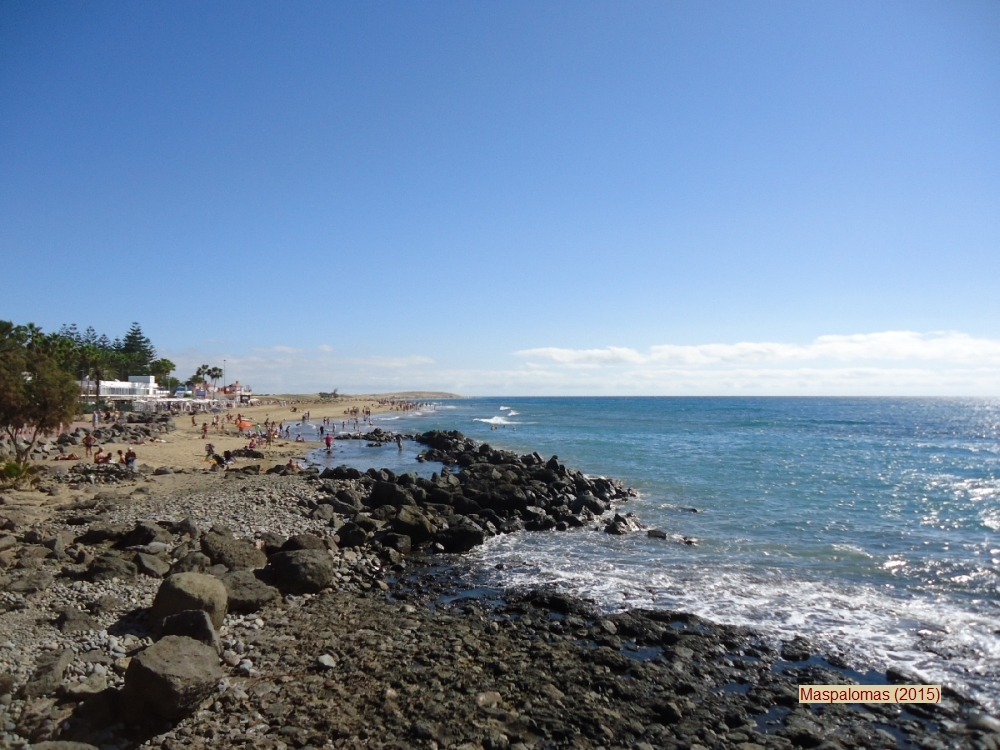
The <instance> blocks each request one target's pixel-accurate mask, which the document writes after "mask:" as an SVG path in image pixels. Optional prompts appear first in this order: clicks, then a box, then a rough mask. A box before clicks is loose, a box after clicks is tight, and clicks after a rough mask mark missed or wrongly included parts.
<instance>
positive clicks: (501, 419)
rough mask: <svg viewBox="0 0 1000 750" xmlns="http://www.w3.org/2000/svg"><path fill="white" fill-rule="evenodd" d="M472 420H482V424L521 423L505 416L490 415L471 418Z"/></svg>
mask: <svg viewBox="0 0 1000 750" xmlns="http://www.w3.org/2000/svg"><path fill="white" fill-rule="evenodd" d="M472 421H473V422H483V423H484V424H521V423H520V422H512V421H510V420H509V419H506V418H505V417H490V418H489V419H479V418H476V419H473V420H472Z"/></svg>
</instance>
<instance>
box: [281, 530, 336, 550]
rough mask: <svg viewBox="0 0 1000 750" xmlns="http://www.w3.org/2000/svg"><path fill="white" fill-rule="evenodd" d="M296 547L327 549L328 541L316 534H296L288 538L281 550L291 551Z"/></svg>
mask: <svg viewBox="0 0 1000 750" xmlns="http://www.w3.org/2000/svg"><path fill="white" fill-rule="evenodd" d="M296 549H318V550H324V551H325V550H326V543H325V542H324V541H323V540H322V539H320V538H319V537H318V536H316V535H315V534H295V535H294V536H291V537H289V538H288V541H286V542H285V543H284V544H283V545H281V550H280V551H281V552H290V551H292V550H296Z"/></svg>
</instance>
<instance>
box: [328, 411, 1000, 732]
mask: <svg viewBox="0 0 1000 750" xmlns="http://www.w3.org/2000/svg"><path fill="white" fill-rule="evenodd" d="M375 424H376V425H380V426H382V427H383V428H385V429H393V430H397V431H401V432H417V431H423V430H427V429H432V428H442V429H458V430H461V431H462V432H464V433H465V434H466V435H469V436H470V437H473V438H476V439H478V440H482V441H486V442H489V443H491V444H493V445H496V446H498V447H504V448H510V449H514V450H517V451H520V452H530V451H534V450H537V451H538V452H539V453H541V454H543V455H544V456H549V455H553V454H556V455H558V456H559V458H560V460H561V461H563V462H564V463H566V464H568V465H570V466H574V467H577V468H580V469H581V470H583V471H584V472H585V473H588V474H603V475H607V476H614V477H617V478H620V479H622V480H623V481H624V482H625V483H626V484H628V485H630V486H632V487H634V488H635V489H637V490H638V491H639V497H638V498H637V499H635V500H634V501H632V502H629V503H627V504H626V506H625V510H631V511H633V512H635V513H636V514H637V515H638V516H639V518H640V520H641V521H642V523H643V524H644V525H645V526H648V527H656V528H660V529H663V530H664V531H666V532H667V533H668V539H667V540H658V539H652V538H648V537H647V536H646V535H645V534H633V535H630V536H626V537H612V536H609V535H606V534H602V533H598V532H594V531H587V530H580V531H571V532H562V533H559V532H547V533H525V534H516V535H509V536H502V537H497V538H495V539H493V540H490V541H489V542H488V543H487V544H486V545H485V546H484V547H483V548H481V549H480V550H477V551H476V552H474V553H472V554H473V556H474V558H475V559H476V560H477V561H478V562H479V563H481V572H480V574H479V577H480V580H481V581H482V582H483V583H485V584H489V585H499V586H509V585H521V584H538V583H547V584H551V585H555V586H559V587H563V588H565V589H566V590H568V591H571V592H573V593H576V594H579V595H582V596H585V597H588V598H591V599H594V600H595V601H596V602H598V603H599V604H600V605H601V606H603V607H606V608H609V609H614V608H622V607H635V606H643V607H656V608H671V609H682V610H686V611H690V612H694V613H696V614H699V615H702V616H705V617H708V618H711V619H713V620H715V621H718V622H726V623H734V624H741V625H750V626H753V627H754V628H756V629H758V630H760V631H762V632H764V633H765V634H768V635H770V636H772V637H774V638H776V639H777V638H789V637H792V636H794V635H799V634H801V635H805V636H807V637H809V638H811V639H813V640H814V641H815V642H817V643H819V644H820V645H821V646H822V647H823V648H824V650H826V651H828V652H835V653H839V654H840V655H842V657H843V658H845V659H846V660H847V661H848V662H850V663H851V664H852V665H853V666H855V667H857V668H865V669H873V668H874V669H880V670H884V669H885V668H887V667H890V666H896V667H897V668H904V669H909V670H911V671H913V672H916V673H918V674H919V675H920V676H922V677H923V678H925V679H928V680H932V681H936V682H941V683H944V684H947V685H950V686H952V687H954V688H955V689H958V690H960V691H961V692H963V693H965V694H967V695H969V696H971V697H974V698H976V699H977V700H979V701H980V702H982V703H983V704H984V705H985V706H986V707H987V708H988V709H990V710H992V711H994V712H996V711H998V710H1000V600H998V597H997V591H998V582H1000V401H997V400H973V399H967V400H958V399H956V400H951V399H843V398H836V399H833V398H831V399H825V398H506V399H462V400H454V401H442V402H440V403H439V404H438V405H437V407H436V408H435V409H423V410H419V411H418V412H415V413H408V414H389V415H382V416H378V417H376V418H375ZM341 446H344V443H343V442H338V449H337V450H338V454H339V455H338V456H336V460H335V461H334V463H341V462H345V461H346V462H348V463H352V464H354V465H357V466H359V467H361V468H366V466H367V465H379V466H381V465H383V464H386V463H387V461H386V459H388V458H391V460H392V461H395V462H396V463H395V464H393V465H391V466H390V468H393V469H394V470H396V471H399V470H400V469H405V468H406V467H407V465H408V464H409V465H410V466H412V467H414V468H416V467H418V466H419V464H416V463H415V462H413V457H414V454H415V453H414V451H413V450H412V448H411V447H409V446H408V447H407V450H406V451H405V452H404V454H403V455H402V456H400V455H399V452H398V451H397V449H396V448H395V447H392V448H391V449H390V448H383V449H367V451H369V452H367V453H366V449H365V448H364V447H363V446H361V445H358V444H355V445H352V446H350V447H344V448H341ZM370 451H374V453H372V452H370ZM411 462H413V463H411ZM692 509H694V510H696V511H697V512H692ZM681 536H689V537H696V538H697V539H698V545H697V546H687V545H684V544H682V543H680V541H679V537H681ZM501 563H502V567H501V566H500V564H501Z"/></svg>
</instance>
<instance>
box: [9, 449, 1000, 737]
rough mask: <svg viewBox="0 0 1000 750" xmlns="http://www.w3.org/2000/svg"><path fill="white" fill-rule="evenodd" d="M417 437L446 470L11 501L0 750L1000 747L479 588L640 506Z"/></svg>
mask: <svg viewBox="0 0 1000 750" xmlns="http://www.w3.org/2000/svg"><path fill="white" fill-rule="evenodd" d="M381 437H384V434H383V436H381ZM379 438H380V436H373V439H379ZM418 439H419V440H420V441H421V442H422V443H423V444H424V445H426V446H427V449H426V451H425V452H424V453H423V454H422V456H423V458H425V459H426V460H434V461H440V462H442V463H444V464H446V465H447V466H448V467H450V468H448V469H444V470H442V471H440V472H438V473H436V474H435V475H434V476H432V477H431V478H430V479H425V478H421V477H418V476H416V475H415V474H403V475H396V474H393V473H392V472H388V471H385V470H381V471H375V470H372V471H370V472H368V473H366V474H362V473H361V472H358V471H356V470H353V469H349V468H346V467H341V468H339V469H329V470H326V471H324V472H322V473H320V472H318V471H316V470H310V471H306V472H301V473H298V474H291V475H288V472H287V471H285V470H283V469H281V468H278V469H277V470H275V471H273V472H271V473H268V472H261V471H260V469H261V466H260V464H249V465H244V467H243V468H241V469H239V470H229V471H214V472H207V471H206V472H200V471H199V472H197V473H193V474H192V473H190V472H166V471H163V472H160V473H159V474H154V473H153V472H152V471H139V472H137V473H136V474H135V476H127V477H119V478H116V480H115V483H108V484H102V483H100V482H93V483H92V482H89V481H87V482H81V481H79V477H77V478H76V479H74V478H73V477H72V476H66V477H64V478H63V482H62V486H63V487H65V489H64V490H62V492H63V494H62V495H60V498H61V499H62V498H65V502H62V503H61V504H60V505H59V506H58V507H57V508H56V509H55V510H54V511H53V512H52V513H51V515H50V517H49V518H47V519H46V520H43V521H38V520H32V519H30V518H29V517H28V516H26V515H24V514H19V513H18V509H17V508H16V507H13V506H12V505H10V504H7V505H3V506H0V529H2V530H0V568H2V569H3V572H2V575H0V746H4V747H26V746H28V745H29V744H30V743H36V744H38V746H41V747H49V748H56V747H60V746H61V747H65V748H71V747H77V748H86V747H87V746H88V745H89V746H91V747H98V748H109V749H110V748H132V747H137V746H148V747H162V748H166V749H171V750H172V749H173V748H178V749H179V748H187V747H208V746H215V747H247V748H306V747H315V748H320V747H350V748H355V747H356V748H411V747H417V748H448V747H455V748H463V749H465V750H474V749H477V748H483V749H484V750H498V749H502V748H517V749H518V750H522V749H524V748H563V747H566V748H599V747H603V748H642V749H643V750H646V749H647V748H712V749H714V748H725V749H727V750H728V749H729V748H739V749H740V750H759V749H760V748H794V747H803V748H812V747H820V748H826V750H836V748H853V747H865V748H891V747H902V748H911V747H920V748H930V749H935V750H937V749H939V748H952V747H955V748H958V747H971V748H1000V722H997V721H996V719H994V718H992V717H989V716H986V715H984V714H981V713H979V712H977V711H976V709H975V707H974V706H972V705H970V704H969V703H967V702H965V701H963V700H962V699H961V698H959V697H958V696H956V695H954V694H951V693H948V692H947V691H946V694H945V698H944V700H943V701H942V702H941V703H940V704H938V705H913V706H908V707H898V706H888V705H884V706H875V705H866V706H858V705H831V706H819V707H810V706H808V705H801V704H799V703H798V701H797V692H796V685H797V684H799V683H810V684H819V683H826V684H834V683H838V684H843V683H847V682H852V681H853V680H852V679H851V676H852V674H851V673H850V672H849V670H846V669H845V668H844V665H839V664H831V663H829V662H827V661H825V660H823V659H822V658H821V657H820V656H819V655H816V654H814V653H812V649H811V648H810V646H809V644H808V643H806V642H804V641H801V640H796V641H793V642H790V643H785V644H776V643H771V642H769V641H767V640H765V639H763V638H761V637H760V636H758V635H757V634H755V633H753V632H751V631H748V630H745V629H741V628H733V627H727V626H721V625H717V624H713V623H710V622H706V621H703V620H701V619H699V618H696V617H693V616H691V615H687V614H684V613H680V612H669V611H626V612H619V613H607V612H601V611H599V610H598V609H597V608H595V607H594V606H593V605H592V604H591V603H588V602H585V601H581V600H578V599H574V598H571V597H567V596H565V595H563V594H561V593H559V592H556V591H545V590H541V591H504V592H485V593H484V592H479V591H476V590H474V589H473V588H472V586H473V579H474V567H471V566H470V564H469V563H468V562H467V560H466V558H465V557H463V556H462V555H461V553H463V552H467V551H469V550H471V549H473V548H474V547H476V546H477V545H479V544H483V543H485V542H486V541H487V540H488V539H489V538H490V537H491V536H493V535H496V534H502V533H531V532H533V531H534V532H548V533H552V532H555V531H564V532H567V533H573V530H574V529H578V528H592V529H600V530H603V531H607V532H609V533H626V532H628V531H630V530H632V529H636V528H638V524H637V522H636V519H635V518H634V517H630V516H629V515H628V514H622V512H621V511H622V509H621V508H620V507H619V506H620V504H621V503H623V502H625V501H626V500H627V499H628V498H629V496H630V493H629V490H628V489H627V488H624V487H623V486H622V485H621V484H620V483H619V482H617V481H615V480H610V479H604V478H595V477H588V476H586V475H584V474H582V473H581V472H579V471H576V470H573V469H570V468H568V467H565V466H564V465H562V464H561V463H560V462H559V461H558V459H556V458H554V457H553V458H551V459H543V458H542V457H541V456H538V455H537V454H529V455H526V456H517V455H515V454H512V453H509V452H506V451H498V450H495V449H493V448H491V447H490V446H487V445H481V444H477V443H475V442H473V441H471V440H469V439H467V438H465V437H464V436H462V435H461V434H459V433H454V432H449V433H444V432H434V433H426V434H424V435H421V436H419V438H418ZM84 473H85V472H84ZM283 474H284V475H283ZM70 487H73V488H74V489H69V488H70ZM887 679H888V680H890V681H908V680H909V679H910V678H907V677H906V676H905V675H896V674H889V675H887ZM70 742H76V743H85V744H82V745H81V744H78V745H75V746H74V745H70V744H62V745H60V744H56V743H70ZM45 743H53V744H48V745H46V744H45Z"/></svg>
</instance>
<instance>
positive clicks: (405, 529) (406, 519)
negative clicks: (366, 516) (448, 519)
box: [390, 506, 437, 544]
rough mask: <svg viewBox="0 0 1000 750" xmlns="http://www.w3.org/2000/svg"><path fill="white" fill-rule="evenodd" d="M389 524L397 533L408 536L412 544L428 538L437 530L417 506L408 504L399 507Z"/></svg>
mask: <svg viewBox="0 0 1000 750" xmlns="http://www.w3.org/2000/svg"><path fill="white" fill-rule="evenodd" d="M390 525H391V526H392V530H393V531H395V532H396V533H397V534H405V535H406V536H408V537H410V539H412V540H413V543H414V544H420V543H421V542H424V541H426V540H428V539H430V538H431V537H432V536H433V535H434V533H435V532H436V531H437V528H436V527H435V526H434V524H433V523H432V522H431V519H430V518H428V517H427V516H426V515H425V514H424V513H423V512H421V511H420V510H419V509H418V508H416V507H410V506H403V507H402V508H400V509H399V514H398V515H397V516H396V517H395V518H393V519H392V521H391V522H390Z"/></svg>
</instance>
